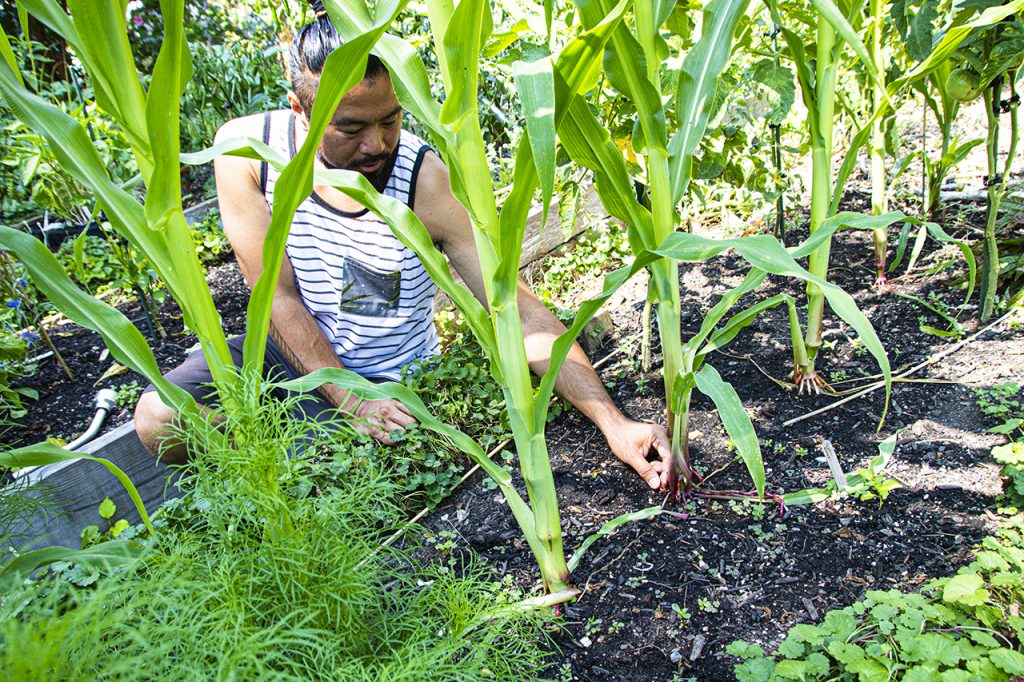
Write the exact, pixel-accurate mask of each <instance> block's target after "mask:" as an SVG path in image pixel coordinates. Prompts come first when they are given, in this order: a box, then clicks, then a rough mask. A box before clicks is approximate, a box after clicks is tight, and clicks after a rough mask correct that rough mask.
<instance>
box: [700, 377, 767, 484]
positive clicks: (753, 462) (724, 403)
mask: <svg viewBox="0 0 1024 682" xmlns="http://www.w3.org/2000/svg"><path fill="white" fill-rule="evenodd" d="M694 379H695V380H696V382H697V389H698V390H699V391H700V392H701V393H703V394H704V395H706V396H707V397H709V398H711V401H712V402H713V403H715V407H717V408H718V415H719V416H720V417H721V418H722V425H723V426H725V430H726V433H728V434H729V438H731V439H732V442H733V443H734V444H735V445H736V452H737V453H738V454H739V456H740V459H742V460H743V463H744V464H745V465H746V467H747V471H748V472H749V473H750V478H751V479H752V480H753V481H754V487H755V488H757V494H758V496H759V497H761V498H762V499H763V498H764V462H763V461H762V459H761V445H760V444H759V443H758V442H757V434H756V433H754V425H753V424H752V423H751V421H750V415H748V414H747V411H746V410H745V409H743V403H742V402H741V401H740V397H739V395H737V394H736V389H734V388H733V387H732V384H730V383H728V382H727V381H725V380H724V379H722V375H720V374H719V373H718V370H716V369H715V368H714V367H712V366H711V365H704V366H703V367H702V368H701V370H700V371H699V372H697V374H696V375H695V376H694Z"/></svg>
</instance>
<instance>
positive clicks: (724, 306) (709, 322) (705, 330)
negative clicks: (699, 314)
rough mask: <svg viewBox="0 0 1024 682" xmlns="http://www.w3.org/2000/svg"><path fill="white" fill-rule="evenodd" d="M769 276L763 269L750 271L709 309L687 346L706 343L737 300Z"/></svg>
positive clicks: (704, 352)
mask: <svg viewBox="0 0 1024 682" xmlns="http://www.w3.org/2000/svg"><path fill="white" fill-rule="evenodd" d="M767 276H768V273H766V272H764V271H762V270H751V271H750V272H748V273H747V276H746V277H744V278H743V281H742V282H740V284H739V286H737V287H735V288H733V289H732V290H731V291H729V292H727V293H726V294H725V295H724V296H722V298H721V299H720V300H719V301H718V303H716V304H715V305H714V307H713V308H711V310H709V311H708V314H707V315H705V316H704V319H703V320H701V323H700V329H699V330H697V333H696V334H694V335H693V338H691V339H690V340H689V341H687V342H686V347H687V348H688V349H693V348H698V347H700V345H701V344H702V343H704V340H705V339H707V338H708V336H709V335H711V333H712V332H714V331H715V327H717V326H718V323H719V322H721V321H722V318H724V317H725V315H726V314H727V313H728V312H729V310H730V309H732V307H733V306H734V305H736V302H737V301H739V300H740V298H741V297H742V296H743V295H744V294H746V293H748V292H750V291H753V290H754V289H756V288H758V287H759V286H761V283H762V282H764V280H765V278H766V277H767ZM701 354H702V355H706V354H707V352H706V351H702V353H701Z"/></svg>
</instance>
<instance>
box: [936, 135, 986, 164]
mask: <svg viewBox="0 0 1024 682" xmlns="http://www.w3.org/2000/svg"><path fill="white" fill-rule="evenodd" d="M982 144H985V138H983V137H979V138H976V139H974V140H968V141H967V142H964V143H963V144H957V143H956V142H954V143H953V144H952V145H950V147H949V149H948V150H947V151H946V153H945V154H944V155H943V156H942V159H941V160H940V161H939V163H940V164H942V167H943V168H953V167H954V166H956V165H958V164H959V163H960V162H961V161H963V160H964V159H966V158H967V156H968V154H970V153H971V150H972V149H974V148H975V147H977V146H978V145H982Z"/></svg>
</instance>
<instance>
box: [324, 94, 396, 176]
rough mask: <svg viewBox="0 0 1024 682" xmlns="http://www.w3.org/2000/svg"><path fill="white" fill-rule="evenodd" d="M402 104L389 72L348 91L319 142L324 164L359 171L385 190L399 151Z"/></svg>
mask: <svg viewBox="0 0 1024 682" xmlns="http://www.w3.org/2000/svg"><path fill="white" fill-rule="evenodd" d="M401 130H402V107H401V105H399V103H398V98H397V97H396V96H395V89H394V88H393V87H392V86H391V78H390V76H387V75H383V76H378V77H376V78H374V79H373V80H369V81H367V80H364V81H362V82H360V83H359V84H358V85H356V86H355V87H354V88H352V89H351V90H349V91H348V93H347V94H346V95H345V96H344V97H343V98H342V100H341V104H339V105H338V110H337V111H335V112H334V117H333V118H332V119H331V123H330V125H328V126H327V131H326V132H325V133H324V138H323V141H322V142H321V143H320V157H321V161H324V162H325V165H327V166H329V167H334V168H344V169H345V170H353V171H358V172H359V173H362V174H363V175H365V176H366V178H367V179H368V180H369V181H370V183H371V184H372V185H373V186H374V187H375V188H377V191H378V192H383V191H384V188H385V187H386V185H387V181H388V178H389V177H390V176H391V170H392V168H393V167H394V165H395V159H396V158H397V155H398V136H399V134H400V133H401Z"/></svg>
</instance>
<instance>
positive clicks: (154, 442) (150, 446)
mask: <svg viewBox="0 0 1024 682" xmlns="http://www.w3.org/2000/svg"><path fill="white" fill-rule="evenodd" d="M177 414H178V413H177V412H176V411H175V410H174V409H173V408H171V407H168V406H167V405H165V404H164V402H163V401H162V400H160V396H159V394H157V392H156V391H148V392H146V393H143V394H142V397H141V398H139V402H138V404H137V405H136V406H135V432H136V433H137V434H138V436H139V440H140V441H142V445H143V446H145V448H146V450H147V451H149V454H151V455H152V456H153V457H160V456H161V455H163V459H164V461H178V459H179V458H178V457H177V456H175V454H174V453H172V451H173V450H175V449H176V448H174V447H168V445H170V444H169V443H167V442H166V441H167V439H168V437H170V436H171V435H172V434H173V424H174V418H175V416H176V415H177Z"/></svg>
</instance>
